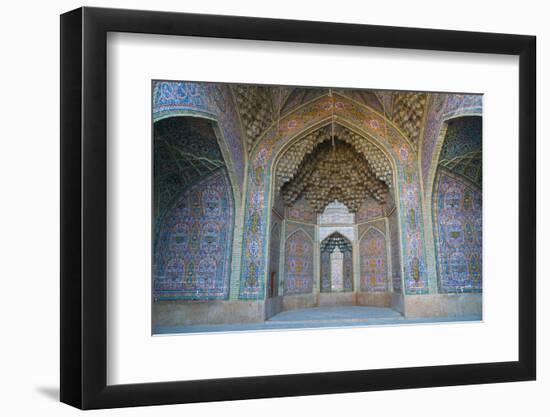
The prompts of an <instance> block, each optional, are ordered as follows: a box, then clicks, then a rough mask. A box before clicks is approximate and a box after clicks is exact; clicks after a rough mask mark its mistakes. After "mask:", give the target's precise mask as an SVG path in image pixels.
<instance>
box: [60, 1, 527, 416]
mask: <svg viewBox="0 0 550 417" xmlns="http://www.w3.org/2000/svg"><path fill="white" fill-rule="evenodd" d="M535 103H536V100H535V38H534V37H531V36H523V35H507V34H489V33H474V32H457V31H445V30H429V29H413V28H396V27H382V26H370V25H355V24H339V23H326V22H325V23H323V22H309V21H290V20H275V19H260V18H250V17H233V16H213V15H194V14H182V13H167V12H148V11H134V10H115V9H98V8H81V9H78V10H74V11H72V12H68V13H66V14H64V15H62V16H61V164H62V166H61V267H62V268H61V401H63V402H65V403H68V404H71V405H73V406H76V407H79V408H83V409H90V408H110V407H124V406H137V405H154V404H171V403H188V402H200V401H220V400H232V399H247V398H264V397H276V396H297V395H313V394H324V393H342V392H354V391H371V390H386V389H399V388H419V387H434V386H445V385H462V384H479V383H494V382H505V381H522V380H532V379H535V375H536V352H535V344H536V343H535V337H536V332H535V328H536V317H535V298H536V297H535V295H536V293H535V290H536V285H535V279H536V276H535V274H536V270H535V247H536V240H535V235H536V233H535V231H536V220H535V218H536V216H535V214H536V213H535V201H536V196H535Z"/></svg>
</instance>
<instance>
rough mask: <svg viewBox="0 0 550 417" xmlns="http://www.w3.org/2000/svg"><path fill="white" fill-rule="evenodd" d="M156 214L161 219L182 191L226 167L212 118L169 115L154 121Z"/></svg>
mask: <svg viewBox="0 0 550 417" xmlns="http://www.w3.org/2000/svg"><path fill="white" fill-rule="evenodd" d="M153 137H154V140H155V143H154V146H155V152H154V158H155V159H154V168H153V169H154V178H155V181H157V185H156V186H155V187H154V189H155V192H156V193H157V195H156V196H155V213H156V215H157V216H158V218H160V217H161V216H162V213H164V212H165V211H166V210H167V209H168V208H169V207H170V205H171V204H172V202H173V200H174V199H175V198H177V197H178V196H179V195H180V194H181V192H182V190H185V189H187V188H188V187H190V186H192V185H193V184H195V183H197V182H198V181H200V180H201V179H202V178H205V177H206V176H208V175H209V174H211V173H212V172H213V171H216V170H217V169H220V168H222V167H224V166H225V162H224V160H223V156H222V154H221V151H220V148H219V146H218V141H217V139H216V134H215V133H214V129H213V128H212V124H211V122H210V121H208V120H206V119H201V118H189V117H170V118H167V119H163V120H160V121H158V122H156V123H155V124H154V135H153Z"/></svg>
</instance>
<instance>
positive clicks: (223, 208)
mask: <svg viewBox="0 0 550 417" xmlns="http://www.w3.org/2000/svg"><path fill="white" fill-rule="evenodd" d="M153 148H154V151H153V158H154V161H153V164H154V167H153V171H154V195H153V198H154V219H153V220H154V224H155V228H154V236H153V240H154V245H153V250H154V257H153V259H154V266H153V272H154V277H153V294H154V298H155V300H160V301H162V300H220V299H227V298H228V297H229V289H230V277H231V259H232V256H231V255H232V251H233V241H234V239H233V235H234V223H235V211H236V210H235V196H234V189H233V184H232V182H231V179H230V176H229V173H228V167H227V163H226V160H225V159H224V155H223V153H222V151H221V149H220V146H219V144H218V137H217V135H216V133H215V130H214V127H213V122H212V121H210V120H207V119H205V118H195V117H181V116H178V117H167V118H163V119H160V120H158V121H156V122H155V123H154V126H153Z"/></svg>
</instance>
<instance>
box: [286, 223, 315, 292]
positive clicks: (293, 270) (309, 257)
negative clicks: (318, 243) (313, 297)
mask: <svg viewBox="0 0 550 417" xmlns="http://www.w3.org/2000/svg"><path fill="white" fill-rule="evenodd" d="M284 291H285V295H292V294H308V293H311V292H312V291H313V241H312V240H311V238H310V237H309V236H308V235H307V234H306V233H305V232H304V231H302V230H298V231H297V232H295V233H293V234H292V235H291V236H290V237H289V238H288V239H287V241H286V243H285V280H284Z"/></svg>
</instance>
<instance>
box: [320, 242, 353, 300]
mask: <svg viewBox="0 0 550 417" xmlns="http://www.w3.org/2000/svg"><path fill="white" fill-rule="evenodd" d="M320 252H321V292H325V293H330V292H350V291H353V245H352V243H351V242H350V241H349V240H348V239H347V238H346V237H345V236H343V235H342V234H340V233H338V232H334V233H332V234H331V235H330V236H327V237H326V238H325V239H323V241H322V242H321V251H320Z"/></svg>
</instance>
